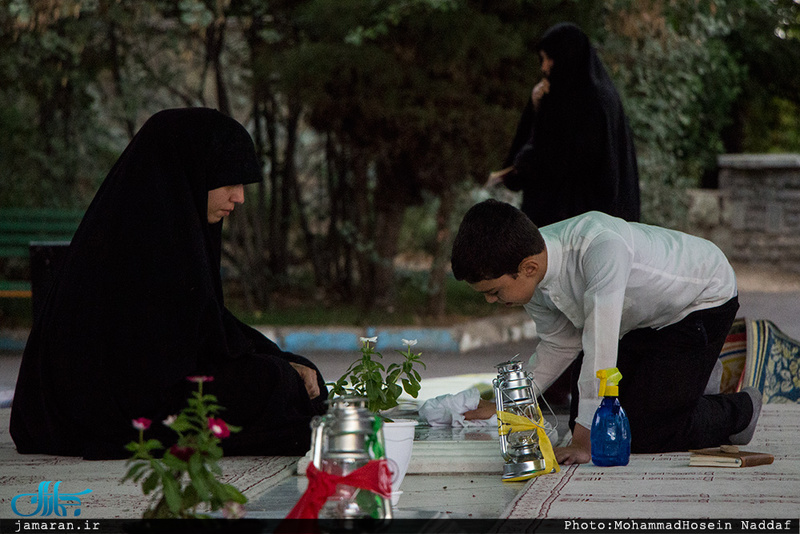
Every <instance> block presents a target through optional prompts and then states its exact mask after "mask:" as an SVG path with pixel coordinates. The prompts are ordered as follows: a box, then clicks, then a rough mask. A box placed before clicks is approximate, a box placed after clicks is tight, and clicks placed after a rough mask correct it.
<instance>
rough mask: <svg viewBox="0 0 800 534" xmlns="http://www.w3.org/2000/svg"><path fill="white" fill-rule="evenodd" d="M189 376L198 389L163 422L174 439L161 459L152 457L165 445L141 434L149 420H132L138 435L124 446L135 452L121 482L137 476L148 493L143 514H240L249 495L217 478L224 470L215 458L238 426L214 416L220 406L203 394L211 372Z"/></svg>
mask: <svg viewBox="0 0 800 534" xmlns="http://www.w3.org/2000/svg"><path fill="white" fill-rule="evenodd" d="M187 380H189V381H191V382H195V383H197V391H195V392H193V393H192V396H191V397H190V398H189V400H188V405H187V406H186V407H185V408H184V409H183V410H182V411H181V413H179V414H178V415H172V416H170V417H168V418H167V419H165V420H164V421H163V424H164V425H166V426H168V427H169V428H171V429H172V430H174V431H175V432H176V433H177V434H178V441H177V443H175V444H174V445H172V446H171V447H170V448H169V449H167V450H166V451H164V453H163V454H162V455H161V457H160V458H159V457H157V456H155V454H154V453H155V451H158V450H161V449H163V448H164V447H163V445H162V444H161V442H160V441H158V440H156V439H149V440H145V439H144V432H145V431H146V430H147V429H148V428H150V425H151V423H152V421H150V420H149V419H146V418H144V417H140V418H139V419H134V420H133V427H134V428H135V429H137V430H138V431H139V440H138V441H132V442H131V443H129V444H128V445H127V449H128V450H129V451H131V452H132V453H133V456H132V457H131V458H130V459H128V461H127V464H126V465H128V466H129V468H128V472H127V473H126V474H125V476H124V477H123V478H122V482H124V481H126V480H133V481H134V482H135V483H138V482H140V481H141V482H142V492H143V493H144V494H145V495H152V497H151V501H150V506H149V507H148V508H147V510H145V512H144V514H143V516H142V517H143V519H163V518H180V519H192V518H194V519H202V518H208V517H209V515H208V512H214V511H217V510H221V511H222V515H223V517H225V518H227V519H239V518H241V517H242V516H243V515H244V504H245V503H246V502H247V498H246V497H245V496H244V495H242V493H241V492H240V491H239V490H237V489H236V488H235V487H233V486H231V485H230V484H223V483H222V482H220V481H219V480H218V477H219V476H220V475H221V474H222V470H221V469H220V467H219V465H218V463H217V462H218V461H219V459H220V458H222V448H221V447H220V442H221V440H222V439H224V438H226V437H228V436H229V435H230V434H231V432H238V431H239V430H240V428H238V427H235V426H233V425H228V424H227V423H225V421H224V420H222V419H221V418H220V417H219V416H218V414H219V412H220V411H221V410H222V409H223V408H222V407H221V406H219V405H218V404H217V398H216V397H215V396H214V395H208V394H203V383H204V382H210V381H212V380H214V377H211V376H190V377H187Z"/></svg>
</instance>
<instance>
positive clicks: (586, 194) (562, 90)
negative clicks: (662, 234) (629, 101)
mask: <svg viewBox="0 0 800 534" xmlns="http://www.w3.org/2000/svg"><path fill="white" fill-rule="evenodd" d="M537 51H538V53H539V55H540V57H541V60H542V72H543V74H544V76H545V77H544V79H543V80H541V81H540V82H539V83H538V84H537V85H536V86H535V87H534V88H533V91H532V93H531V98H529V99H528V102H527V105H526V106H525V109H524V111H523V113H522V118H521V119H520V121H519V125H518V126H517V132H516V135H515V137H514V141H513V143H512V145H511V149H510V150H509V154H508V157H507V159H506V161H505V163H504V167H505V168H504V169H503V170H501V171H496V172H493V173H492V174H491V175H490V176H489V180H488V181H487V186H491V185H495V184H498V183H501V182H502V183H503V184H504V185H505V186H506V187H508V188H509V189H511V190H512V191H520V190H521V191H522V206H521V210H522V211H523V212H524V213H525V214H526V215H527V216H528V217H529V218H530V219H531V220H532V221H533V222H534V223H535V224H536V225H537V226H546V225H548V224H552V223H554V222H558V221H561V220H564V219H567V218H569V217H572V216H575V215H579V214H581V213H585V212H587V211H592V210H597V211H602V212H604V213H608V214H609V215H614V216H616V217H621V218H623V219H625V220H627V221H638V220H639V209H640V208H639V171H638V167H637V163H636V151H635V148H634V145H633V138H632V135H631V131H630V128H629V126H628V121H627V119H626V117H625V112H624V110H623V108H622V102H621V101H620V98H619V95H618V94H617V91H616V89H615V88H614V84H613V83H612V82H611V79H610V78H609V76H608V73H607V72H606V70H605V68H604V67H603V64H602V62H601V61H600V58H598V57H597V53H596V52H595V49H594V48H593V47H592V46H591V44H590V42H589V38H588V37H587V36H586V34H585V33H583V31H581V29H580V28H578V27H577V26H575V25H574V24H571V23H560V24H557V25H555V26H553V27H551V28H550V29H548V30H547V32H545V34H544V36H543V37H542V39H541V40H540V41H539V43H538V45H537Z"/></svg>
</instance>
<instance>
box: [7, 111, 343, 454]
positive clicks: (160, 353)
mask: <svg viewBox="0 0 800 534" xmlns="http://www.w3.org/2000/svg"><path fill="white" fill-rule="evenodd" d="M260 179H261V173H260V170H259V164H258V160H257V158H256V155H255V150H254V148H253V142H252V140H251V138H250V135H249V134H248V133H247V131H246V130H245V129H244V128H243V127H242V126H241V125H240V124H239V123H238V122H236V121H235V120H233V119H231V118H229V117H226V116H225V115H223V114H221V113H219V112H217V111H214V110H210V109H200V108H194V109H175V110H166V111H162V112H159V113H157V114H156V115H154V116H153V117H151V118H150V119H149V120H148V121H147V122H146V123H145V124H144V126H142V128H141V130H140V131H139V132H138V133H137V134H136V136H135V137H134V138H133V140H132V141H131V143H130V144H129V145H128V147H127V148H126V149H125V151H124V153H123V154H122V156H121V157H120V158H119V160H118V161H117V163H116V164H115V165H114V167H113V168H112V169H111V172H110V173H109V174H108V176H107V177H106V179H105V181H104V182H103V184H102V186H101V187H100V189H99V190H98V192H97V194H96V196H95V198H94V200H93V201H92V203H91V205H90V206H89V208H88V210H87V211H86V215H85V216H84V218H83V221H82V222H81V224H80V227H79V228H78V230H77V232H76V233H75V236H74V238H73V240H72V243H71V245H70V247H69V250H68V252H67V255H66V258H65V259H64V261H63V264H62V265H61V267H60V269H59V272H58V274H57V276H56V279H55V281H54V282H53V284H52V286H51V288H50V291H49V293H48V294H47V296H46V301H45V304H44V306H43V309H42V313H41V314H40V315H39V316H38V317H37V319H36V322H35V324H34V325H33V328H32V330H31V334H30V337H29V339H28V343H27V346H26V347H25V352H24V355H23V358H22V364H21V367H20V371H19V378H18V380H17V387H16V392H15V396H14V402H13V406H12V412H11V435H12V437H13V439H14V443H15V444H16V446H17V450H18V451H19V452H20V453H25V454H27V453H40V454H56V455H67V456H82V457H84V458H86V459H108V458H122V457H125V456H126V455H127V452H126V450H125V448H124V445H125V443H127V442H129V441H131V440H132V439H134V438H135V436H136V433H135V432H136V431H135V430H133V428H132V426H131V420H132V419H135V418H138V417H147V418H149V419H152V420H154V421H161V420H163V419H165V418H166V417H167V416H169V415H171V414H174V413H177V412H178V411H179V410H180V409H181V408H182V407H183V406H184V405H185V403H186V399H187V398H188V396H189V393H190V391H191V390H193V389H194V384H191V383H189V382H187V380H186V377H187V376H190V375H210V376H213V377H214V380H213V382H209V383H208V384H207V385H206V387H205V388H204V391H206V392H208V393H211V394H214V395H216V396H217V398H218V400H219V403H220V404H221V405H222V406H224V407H225V412H223V414H221V416H222V417H224V418H225V420H226V421H227V422H228V423H230V424H233V425H237V426H241V427H242V431H241V432H239V433H237V434H233V435H231V436H230V437H229V438H227V439H226V440H225V442H224V448H225V453H226V455H245V454H247V455H249V454H254V455H302V454H303V453H304V452H305V451H306V450H308V448H309V445H310V428H309V422H310V420H311V417H313V416H314V415H317V414H321V413H323V412H324V405H323V402H324V400H325V398H326V397H327V395H326V394H327V391H326V389H325V382H324V380H323V378H322V377H321V376H320V374H319V371H318V370H317V368H316V367H315V366H314V365H313V364H312V363H311V362H310V361H308V360H307V359H305V358H303V357H301V356H297V355H295V354H292V353H289V352H284V351H282V350H281V349H280V348H278V346H277V345H276V344H275V343H273V342H272V341H270V340H269V339H267V338H266V337H264V336H263V335H261V334H260V333H259V332H257V331H256V330H254V329H253V328H250V327H249V326H247V325H245V324H243V323H242V322H240V321H239V320H238V319H236V318H235V317H234V316H233V315H232V314H231V313H230V312H229V311H228V310H227V308H226V307H225V304H224V301H223V296H222V283H221V279H220V254H221V252H220V251H221V240H222V233H221V232H222V219H223V217H225V216H226V215H228V214H229V213H230V212H231V211H232V210H233V209H234V208H235V207H236V205H238V204H241V203H242V202H244V184H249V183H253V182H257V181H259V180H260ZM148 435H149V437H154V438H160V439H162V440H163V442H164V443H165V444H168V443H170V442H171V441H174V439H175V434H174V432H172V431H171V430H169V429H167V428H166V427H163V425H153V426H152V427H151V429H150V430H149V431H148Z"/></svg>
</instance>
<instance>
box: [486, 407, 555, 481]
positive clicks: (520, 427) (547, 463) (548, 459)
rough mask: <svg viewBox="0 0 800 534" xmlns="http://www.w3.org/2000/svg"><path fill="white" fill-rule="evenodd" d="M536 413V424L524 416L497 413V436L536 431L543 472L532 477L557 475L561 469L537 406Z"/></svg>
mask: <svg viewBox="0 0 800 534" xmlns="http://www.w3.org/2000/svg"><path fill="white" fill-rule="evenodd" d="M536 413H537V415H538V416H539V417H538V422H535V421H533V420H532V419H529V418H527V417H525V416H524V415H516V414H513V413H511V412H502V411H498V412H497V434H498V435H500V436H505V435H506V434H508V433H510V432H526V431H529V430H534V429H535V430H536V435H537V436H538V437H539V449H540V450H541V451H542V456H544V470H543V471H541V472H540V473H536V474H535V475H533V476H534V477H538V476H540V475H546V474H548V473H558V472H560V471H561V468H560V467H559V465H558V462H557V461H556V454H555V452H553V444H552V443H550V438H548V437H547V433H546V432H545V431H544V416H543V415H542V409H541V408H539V407H538V406H537V407H536ZM531 478H533V477H531Z"/></svg>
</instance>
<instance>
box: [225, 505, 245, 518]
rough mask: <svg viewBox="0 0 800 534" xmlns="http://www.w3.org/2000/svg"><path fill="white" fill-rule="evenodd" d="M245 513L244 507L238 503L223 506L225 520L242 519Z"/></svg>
mask: <svg viewBox="0 0 800 534" xmlns="http://www.w3.org/2000/svg"><path fill="white" fill-rule="evenodd" d="M244 513H245V509H244V505H243V504H241V503H238V502H236V501H228V502H226V503H225V504H224V505H223V506H222V517H224V518H225V519H241V518H242V517H244Z"/></svg>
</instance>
